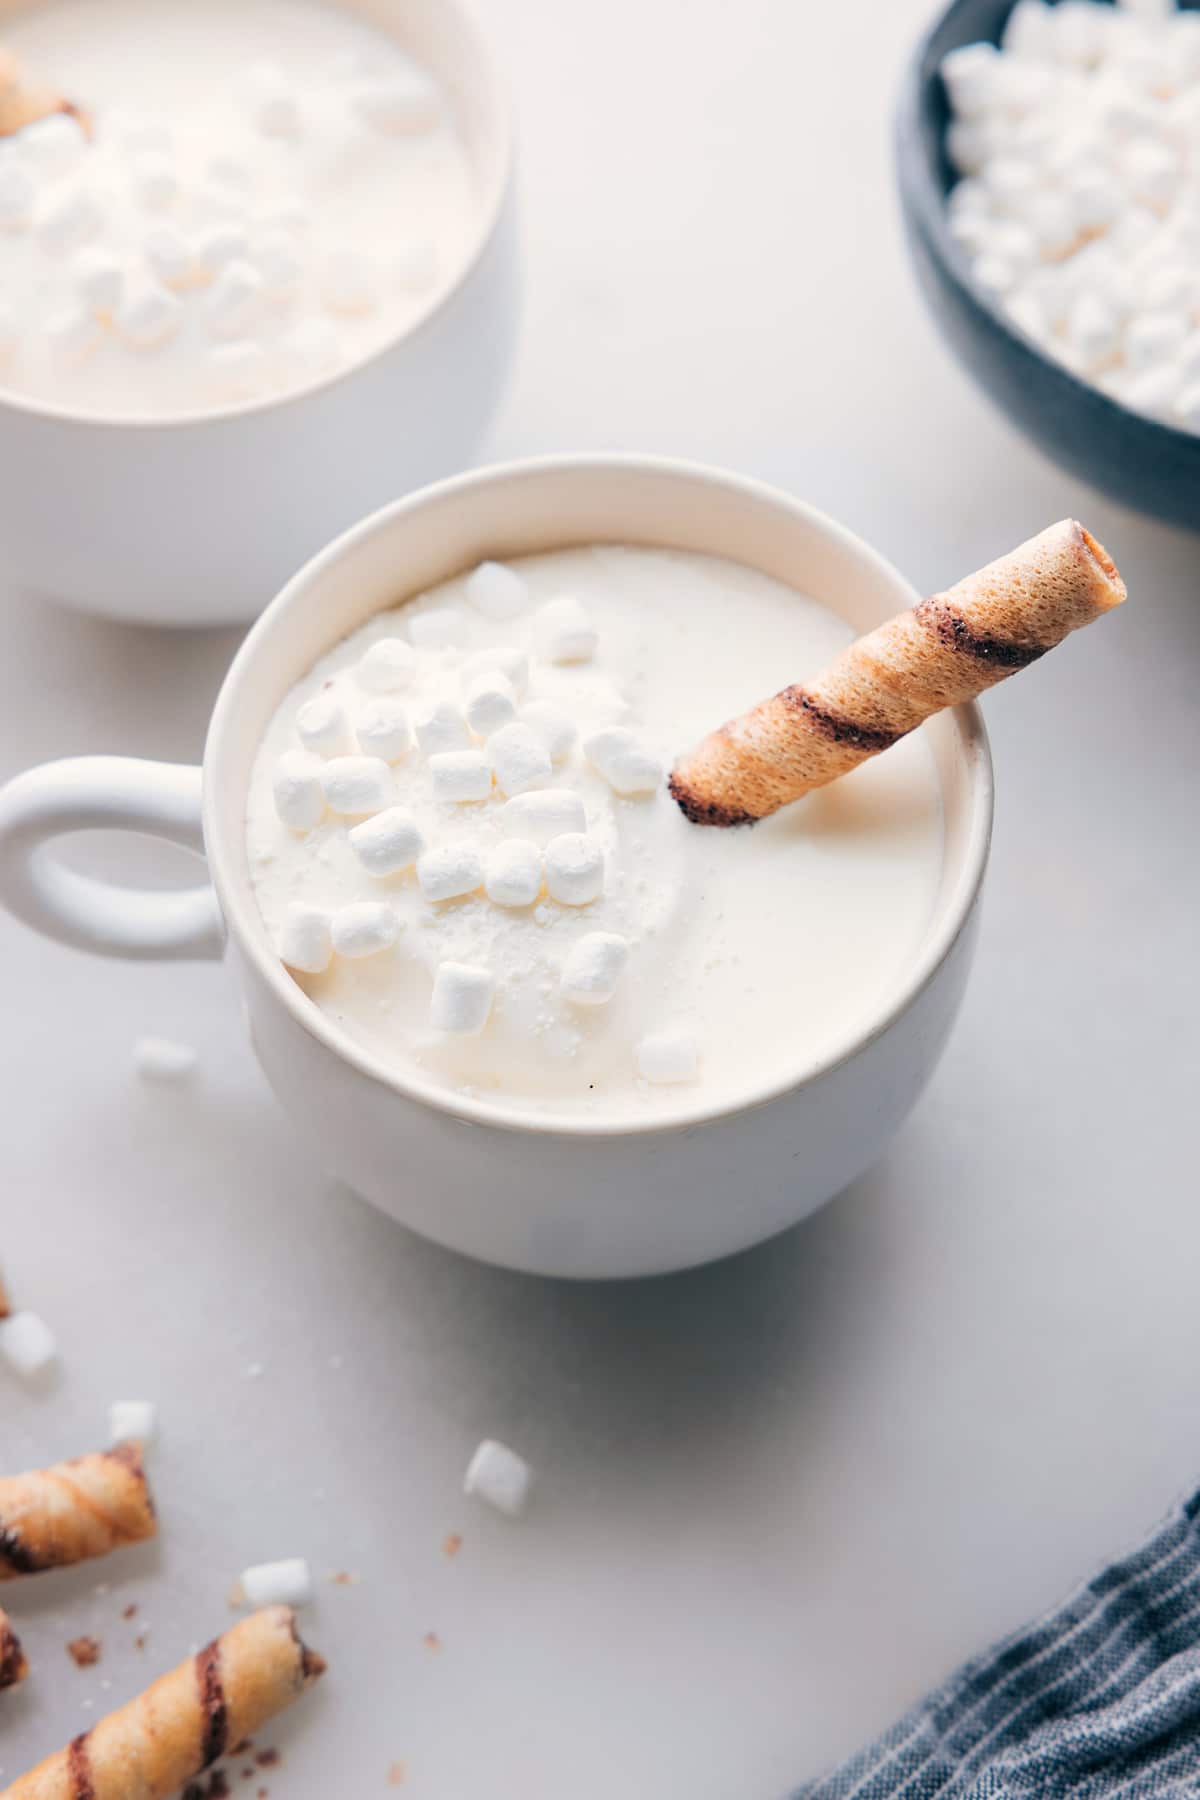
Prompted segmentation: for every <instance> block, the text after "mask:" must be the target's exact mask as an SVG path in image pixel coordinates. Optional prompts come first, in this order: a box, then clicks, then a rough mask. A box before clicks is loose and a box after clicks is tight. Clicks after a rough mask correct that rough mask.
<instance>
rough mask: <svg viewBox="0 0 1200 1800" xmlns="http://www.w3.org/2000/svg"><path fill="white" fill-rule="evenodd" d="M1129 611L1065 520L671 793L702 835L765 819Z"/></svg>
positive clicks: (715, 746)
mask: <svg viewBox="0 0 1200 1800" xmlns="http://www.w3.org/2000/svg"><path fill="white" fill-rule="evenodd" d="M1124 598H1125V584H1124V582H1123V581H1122V580H1121V577H1120V575H1119V574H1118V573H1117V569H1116V566H1115V564H1114V563H1113V561H1112V558H1111V557H1110V556H1109V555H1108V553H1107V551H1106V550H1104V548H1103V547H1102V546H1101V545H1100V544H1098V543H1097V542H1096V540H1095V538H1094V537H1092V536H1091V534H1090V533H1089V532H1087V531H1085V530H1084V529H1083V527H1082V526H1081V525H1079V524H1077V523H1076V521H1075V520H1074V519H1064V520H1062V521H1061V523H1059V524H1058V525H1051V526H1050V527H1049V529H1048V530H1046V531H1043V532H1041V533H1039V535H1038V536H1037V537H1035V538H1030V540H1029V542H1028V543H1025V544H1022V545H1021V546H1020V548H1019V549H1017V550H1013V551H1012V552H1010V554H1009V555H1008V556H1002V557H1000V558H999V559H998V561H996V562H993V563H989V564H988V565H987V567H986V568H985V569H980V570H979V571H978V572H977V573H976V574H974V575H968V576H967V578H966V580H965V581H960V582H959V583H958V584H957V586H955V587H952V588H950V589H948V590H947V592H946V593H944V594H934V595H933V597H932V598H931V599H929V600H922V601H921V603H920V604H919V605H918V606H915V607H913V609H912V610H911V611H910V612H905V613H900V614H898V615H897V616H896V618H894V619H889V620H888V622H887V624H886V625H881V626H879V627H878V629H877V630H875V631H871V632H868V633H867V635H866V636H865V637H860V638H857V639H856V640H855V642H854V643H853V644H851V645H850V646H849V647H848V648H847V649H845V650H843V651H842V652H841V654H840V655H839V656H837V657H835V658H834V660H833V662H831V663H830V664H829V665H828V667H827V668H825V669H823V670H822V671H821V673H820V674H819V675H816V676H815V677H814V678H813V679H812V680H811V681H809V682H806V683H804V684H803V685H797V686H793V687H786V688H784V689H783V690H782V692H781V693H778V694H775V695H774V696H773V697H772V698H771V699H769V700H763V701H761V702H760V703H759V705H757V706H755V707H752V708H751V710H750V711H749V712H747V713H743V714H742V715H741V717H740V718H737V719H733V720H731V721H730V722H729V724H727V725H722V726H721V727H720V728H719V729H718V730H716V731H714V732H712V733H711V734H710V735H709V736H708V737H706V738H705V739H704V741H703V743H702V744H700V745H699V746H698V747H697V748H696V749H695V750H693V751H692V752H691V753H690V755H687V756H685V757H683V758H682V759H681V760H680V761H679V763H678V764H677V765H676V767H675V770H674V772H673V773H672V775H671V781H670V786H671V792H672V794H673V795H674V796H675V799H676V800H677V801H678V803H679V805H680V806H681V808H682V809H683V811H684V812H685V813H686V814H687V816H688V818H689V819H692V820H693V821H694V822H695V823H696V824H698V825H746V824H750V823H752V822H753V821H754V820H755V819H762V818H765V817H766V816H767V814H768V813H773V812H775V811H776V810H777V809H778V808H779V807H781V806H786V805H787V803H788V802H789V801H791V800H798V799H799V798H800V797H801V795H803V794H807V793H809V792H811V790H812V789H813V788H819V787H824V786H825V785H826V783H827V782H830V781H836V780H837V778H838V776H839V775H845V774H846V773H847V772H848V771H849V770H850V769H853V768H856V767H857V766H858V764H859V763H861V762H865V761H866V759H867V758H868V757H869V756H877V755H878V754H879V752H880V751H881V750H887V749H889V748H890V747H891V745H892V744H894V743H896V741H897V740H898V739H899V738H902V737H904V736H906V735H907V733H908V732H910V731H913V730H914V729H915V728H916V727H917V726H918V725H920V724H922V723H923V722H924V720H926V719H928V718H931V717H932V715H933V714H934V713H937V712H941V710H942V708H943V707H946V706H958V705H960V704H961V703H962V702H963V701H964V700H973V699H974V698H975V697H976V695H978V694H982V693H983V692H984V691H985V690H986V689H987V688H990V687H994V686H995V684H996V683H997V682H998V681H1003V680H1004V679H1005V677H1006V676H1009V675H1013V674H1015V673H1016V671H1017V670H1018V669H1024V668H1028V666H1029V664H1030V663H1032V662H1036V661H1037V659H1038V657H1040V656H1044V655H1045V653H1046V651H1047V650H1052V649H1053V648H1054V646H1055V645H1056V644H1059V643H1061V642H1062V640H1063V638H1065V637H1066V636H1067V634H1068V633H1069V632H1072V631H1077V630H1078V629H1079V627H1080V626H1081V625H1087V624H1090V623H1091V621H1092V620H1093V619H1096V618H1099V617H1100V615H1101V614H1102V613H1105V612H1108V611H1109V610H1110V609H1111V608H1112V607H1114V606H1119V605H1120V604H1121V602H1122V600H1124Z"/></svg>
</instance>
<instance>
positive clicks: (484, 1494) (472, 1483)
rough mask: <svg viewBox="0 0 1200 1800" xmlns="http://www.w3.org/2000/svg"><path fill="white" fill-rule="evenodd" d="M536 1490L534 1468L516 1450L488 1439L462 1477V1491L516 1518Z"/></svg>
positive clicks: (481, 1445)
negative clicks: (534, 1486)
mask: <svg viewBox="0 0 1200 1800" xmlns="http://www.w3.org/2000/svg"><path fill="white" fill-rule="evenodd" d="M532 1489H533V1470H532V1469H531V1468H530V1466H529V1464H528V1463H527V1462H526V1461H525V1460H524V1459H523V1458H522V1457H520V1456H518V1455H517V1453H516V1451H515V1450H510V1449H509V1447H508V1445H507V1444H499V1443H497V1442H496V1440H495V1439H494V1438H485V1439H484V1440H483V1442H482V1444H480V1446H479V1448H478V1450H476V1452H475V1454H474V1456H473V1457H472V1458H471V1460H470V1463H469V1464H468V1465H467V1473H466V1476H465V1477H464V1479H463V1493H464V1494H467V1495H469V1496H472V1497H474V1498H476V1499H479V1500H483V1501H484V1502H486V1504H487V1505H488V1506H493V1507H495V1509H496V1511H497V1512H502V1513H507V1514H508V1516H509V1518H510V1519H515V1518H518V1517H519V1516H520V1514H521V1513H523V1512H524V1511H525V1508H526V1506H527V1505H528V1503H529V1496H530V1493H531V1492H532Z"/></svg>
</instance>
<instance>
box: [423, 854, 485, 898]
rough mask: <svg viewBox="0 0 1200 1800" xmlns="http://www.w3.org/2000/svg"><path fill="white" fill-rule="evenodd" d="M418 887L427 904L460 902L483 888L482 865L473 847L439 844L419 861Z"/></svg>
mask: <svg viewBox="0 0 1200 1800" xmlns="http://www.w3.org/2000/svg"><path fill="white" fill-rule="evenodd" d="M417 884H418V886H419V887H420V889H421V892H422V893H423V894H424V895H425V898H426V899H427V900H461V899H462V897H463V896H464V895H465V894H473V893H474V892H475V891H476V889H477V888H480V887H482V886H483V861H482V858H481V857H480V855H479V852H478V850H476V848H475V846H474V845H473V844H436V845H435V846H434V847H433V849H432V850H424V851H422V853H421V855H420V856H418V858H417Z"/></svg>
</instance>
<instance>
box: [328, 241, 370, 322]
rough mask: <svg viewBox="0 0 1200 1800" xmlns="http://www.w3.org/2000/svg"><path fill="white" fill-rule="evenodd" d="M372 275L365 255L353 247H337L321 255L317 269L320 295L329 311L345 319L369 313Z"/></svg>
mask: <svg viewBox="0 0 1200 1800" xmlns="http://www.w3.org/2000/svg"><path fill="white" fill-rule="evenodd" d="M376 287H377V281H376V275H375V271H374V268H373V267H372V265H371V263H370V262H369V261H368V259H367V258H366V257H365V256H359V255H357V254H356V253H355V252H354V251H353V250H338V251H336V252H335V253H334V254H333V255H332V256H327V257H326V258H325V262H324V266H323V268H322V270H321V298H322V300H323V301H324V302H325V305H326V306H327V307H328V309H329V311H330V312H331V313H341V314H344V315H346V316H347V317H349V318H354V317H357V316H359V315H361V314H363V313H369V312H373V311H374V309H375V302H376V298H377V295H376Z"/></svg>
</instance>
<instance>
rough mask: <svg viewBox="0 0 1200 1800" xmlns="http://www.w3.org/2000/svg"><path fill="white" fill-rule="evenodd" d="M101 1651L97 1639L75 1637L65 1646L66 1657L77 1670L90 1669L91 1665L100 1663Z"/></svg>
mask: <svg viewBox="0 0 1200 1800" xmlns="http://www.w3.org/2000/svg"><path fill="white" fill-rule="evenodd" d="M102 1649H103V1646H102V1645H101V1642H100V1639H99V1638H94V1637H77V1638H72V1639H71V1641H70V1643H69V1644H68V1645H67V1655H68V1656H69V1657H70V1658H71V1661H72V1662H73V1663H74V1664H75V1667H76V1668H77V1669H90V1668H91V1667H92V1664H93V1663H98V1662H99V1661H100V1655H101V1651H102Z"/></svg>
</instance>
